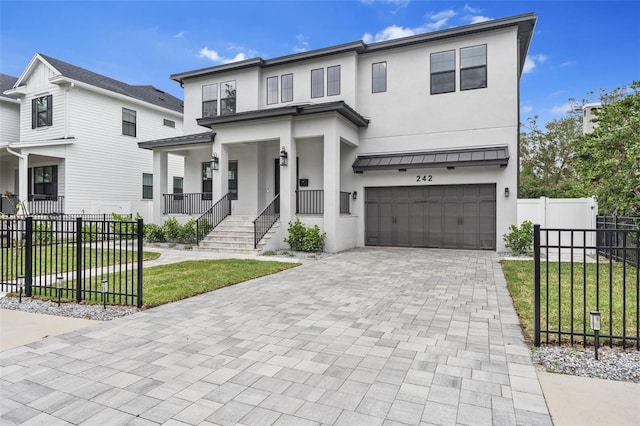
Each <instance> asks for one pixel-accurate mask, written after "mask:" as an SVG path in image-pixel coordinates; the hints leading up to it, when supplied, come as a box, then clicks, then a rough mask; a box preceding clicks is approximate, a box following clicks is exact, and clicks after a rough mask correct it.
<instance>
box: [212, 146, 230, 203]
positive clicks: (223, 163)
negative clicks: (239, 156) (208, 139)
mask: <svg viewBox="0 0 640 426" xmlns="http://www.w3.org/2000/svg"><path fill="white" fill-rule="evenodd" d="M216 149H217V151H215V150H216ZM214 151H215V153H216V155H218V161H219V162H218V170H211V187H212V188H211V192H212V195H211V198H212V200H213V202H214V203H217V202H218V200H219V199H220V198H222V197H223V196H224V195H225V194H226V193H227V192H229V145H223V144H219V145H218V146H217V148H215V149H214ZM211 155H212V156H213V153H212V154H211Z"/></svg>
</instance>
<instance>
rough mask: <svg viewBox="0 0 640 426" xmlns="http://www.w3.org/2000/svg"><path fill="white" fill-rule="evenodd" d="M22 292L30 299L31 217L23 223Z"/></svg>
mask: <svg viewBox="0 0 640 426" xmlns="http://www.w3.org/2000/svg"><path fill="white" fill-rule="evenodd" d="M24 250H25V253H24V290H25V296H27V297H31V295H32V290H33V289H32V281H33V275H32V271H33V217H32V216H28V217H27V220H26V222H25V233H24Z"/></svg>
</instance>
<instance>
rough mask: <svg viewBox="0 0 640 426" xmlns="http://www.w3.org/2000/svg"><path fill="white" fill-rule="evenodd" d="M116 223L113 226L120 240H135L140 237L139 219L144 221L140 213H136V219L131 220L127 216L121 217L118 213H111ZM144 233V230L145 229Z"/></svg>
mask: <svg viewBox="0 0 640 426" xmlns="http://www.w3.org/2000/svg"><path fill="white" fill-rule="evenodd" d="M111 216H112V217H113V220H115V222H114V223H112V224H111V229H112V230H113V233H114V234H116V235H117V236H118V237H119V238H120V239H125V240H126V239H133V238H135V237H136V235H138V224H137V221H138V219H142V216H140V213H136V217H135V218H133V219H132V218H130V217H128V216H126V215H119V214H118V213H111ZM143 232H144V229H143Z"/></svg>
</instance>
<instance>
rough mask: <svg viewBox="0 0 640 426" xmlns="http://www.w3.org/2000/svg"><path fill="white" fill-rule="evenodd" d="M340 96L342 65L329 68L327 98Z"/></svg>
mask: <svg viewBox="0 0 640 426" xmlns="http://www.w3.org/2000/svg"><path fill="white" fill-rule="evenodd" d="M339 94H340V65H335V66H333V67H328V68H327V96H333V95H339Z"/></svg>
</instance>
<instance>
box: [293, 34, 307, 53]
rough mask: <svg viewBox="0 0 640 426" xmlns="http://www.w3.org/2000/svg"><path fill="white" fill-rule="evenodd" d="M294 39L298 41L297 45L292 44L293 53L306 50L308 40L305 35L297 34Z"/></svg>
mask: <svg viewBox="0 0 640 426" xmlns="http://www.w3.org/2000/svg"><path fill="white" fill-rule="evenodd" d="M296 40H297V41H298V44H297V46H294V48H293V51H294V52H295V53H300V52H306V51H307V49H308V47H309V42H308V41H307V39H306V37H305V36H304V35H302V34H298V35H297V36H296Z"/></svg>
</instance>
